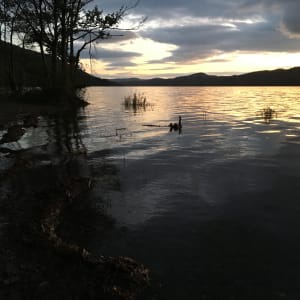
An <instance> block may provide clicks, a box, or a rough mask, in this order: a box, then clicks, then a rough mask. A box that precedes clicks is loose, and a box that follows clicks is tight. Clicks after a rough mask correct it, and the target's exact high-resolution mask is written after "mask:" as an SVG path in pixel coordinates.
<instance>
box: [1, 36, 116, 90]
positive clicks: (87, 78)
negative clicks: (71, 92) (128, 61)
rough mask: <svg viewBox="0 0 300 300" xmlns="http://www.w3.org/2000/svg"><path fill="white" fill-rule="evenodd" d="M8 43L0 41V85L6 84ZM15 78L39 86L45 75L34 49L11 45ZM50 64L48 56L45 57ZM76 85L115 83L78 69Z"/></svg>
mask: <svg viewBox="0 0 300 300" xmlns="http://www.w3.org/2000/svg"><path fill="white" fill-rule="evenodd" d="M9 51H10V45H9V44H7V43H5V42H1V41H0V66H1V68H0V87H6V86H8V85H9V84H8V76H7V74H8V69H9ZM13 57H14V70H15V72H14V73H15V78H16V81H17V82H18V83H19V84H22V85H23V86H31V87H32V86H41V85H42V83H43V80H44V79H45V75H44V73H43V68H42V63H41V58H40V54H39V53H38V52H36V51H32V50H27V49H23V48H20V47H17V46H13ZM47 62H48V64H49V65H50V57H47ZM76 85H77V86H80V87H82V86H92V85H93V86H102V85H116V83H113V82H112V81H109V80H107V79H101V78H98V77H95V76H92V75H89V74H88V73H86V72H84V71H81V70H80V71H78V73H77V76H76Z"/></svg>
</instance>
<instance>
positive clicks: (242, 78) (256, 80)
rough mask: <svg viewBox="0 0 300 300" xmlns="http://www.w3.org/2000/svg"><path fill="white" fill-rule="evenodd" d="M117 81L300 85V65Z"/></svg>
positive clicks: (164, 84)
mask: <svg viewBox="0 0 300 300" xmlns="http://www.w3.org/2000/svg"><path fill="white" fill-rule="evenodd" d="M115 82H117V83H119V84H122V85H132V86H149V85H150V86H151V85H154V86H218V85H219V86H231V85H253V86H256V85H262V86H263V85H300V67H295V68H292V69H289V70H284V69H278V70H273V71H258V72H252V73H247V74H242V75H233V76H214V75H207V74H205V73H196V74H192V75H189V76H180V77H176V78H170V79H163V78H153V79H146V80H143V79H138V78H127V79H116V80H115Z"/></svg>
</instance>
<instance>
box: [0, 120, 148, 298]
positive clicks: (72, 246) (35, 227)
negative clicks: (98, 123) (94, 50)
mask: <svg viewBox="0 0 300 300" xmlns="http://www.w3.org/2000/svg"><path fill="white" fill-rule="evenodd" d="M24 116H25V115H24V114H22V117H18V118H16V119H15V120H5V121H3V120H1V124H2V128H0V132H1V133H2V134H1V136H0V149H1V151H0V155H1V156H0V160H1V161H2V162H1V168H0V180H1V187H0V211H1V214H0V243H1V245H2V247H1V249H0V298H1V299H137V298H138V297H139V296H138V295H140V293H141V292H142V291H143V290H145V288H147V287H148V286H149V282H150V280H149V270H148V269H147V268H145V267H144V266H143V265H142V264H139V263H137V262H135V261H134V260H133V259H131V258H128V257H105V256H101V255H94V254H93V253H91V252H90V251H89V250H88V249H86V248H85V247H84V245H79V244H77V243H76V242H75V241H74V240H72V239H67V238H66V236H70V235H72V234H73V235H76V234H77V233H76V232H72V234H68V233H66V231H67V230H69V229H70V228H72V227H74V228H78V226H76V224H72V223H71V224H70V222H74V220H76V219H77V215H78V216H79V215H81V216H82V215H83V216H86V218H87V219H89V218H90V217H91V215H94V216H93V217H96V218H98V219H99V218H101V217H103V220H105V217H104V216H101V213H100V212H97V211H95V210H93V208H92V206H93V203H92V200H91V197H89V194H90V193H91V191H92V189H93V186H94V184H97V181H98V182H99V181H101V176H100V177H98V178H96V179H95V177H94V176H93V174H92V173H91V172H90V171H89V169H88V166H86V165H85V167H84V169H85V172H82V169H83V168H82V164H85V161H86V156H87V154H86V151H85V149H84V145H82V143H80V141H78V140H76V139H75V140H76V141H75V142H74V141H73V142H72V143H75V144H76V145H77V146H76V147H73V146H72V145H70V144H68V141H66V140H63V139H62V138H61V137H62V136H64V135H65V133H62V132H59V130H60V131H62V128H59V126H60V125H59V124H61V119H60V118H61V117H62V118H65V117H64V116H62V115H60V117H57V116H55V118H54V119H55V120H56V121H57V122H56V123H55V125H54V129H53V130H54V131H55V134H56V135H55V137H56V138H57V139H56V140H54V141H51V142H47V143H46V144H44V145H39V146H34V147H29V148H27V149H22V148H20V147H19V148H18V147H10V145H12V144H14V143H18V141H19V140H20V138H22V136H23V135H24V134H25V133H26V132H27V131H28V130H29V129H30V128H38V127H39V126H40V123H41V121H40V120H41V118H42V119H43V118H44V117H41V116H39V115H38V114H31V115H28V114H27V115H26V117H24ZM73 117H74V116H73ZM47 118H48V117H47ZM43 120H45V118H44V119H43ZM50 123H51V122H50ZM73 125H74V124H73ZM73 127H74V126H73ZM75 127H76V126H75ZM75 127H74V128H75ZM74 128H73V129H74ZM50 131H51V130H50ZM46 132H49V128H47V129H46ZM72 134H73V136H75V135H74V132H73V133H72ZM77 138H78V139H79V135H78V132H77ZM15 148H17V149H15ZM86 170H88V171H86ZM66 214H69V215H70V214H75V215H74V216H71V217H70V218H69V219H68V221H66V220H65V215H66ZM76 214H77V215H76ZM95 214H96V215H97V216H95ZM70 220H71V221H70ZM68 222H69V224H67V223H68ZM73 225H74V226H73ZM103 226H104V227H105V226H106V225H105V221H103ZM83 230H85V229H84V228H83Z"/></svg>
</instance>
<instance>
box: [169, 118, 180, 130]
mask: <svg viewBox="0 0 300 300" xmlns="http://www.w3.org/2000/svg"><path fill="white" fill-rule="evenodd" d="M169 127H170V130H178V129H181V128H182V124H181V117H180V116H179V121H178V123H170V124H169Z"/></svg>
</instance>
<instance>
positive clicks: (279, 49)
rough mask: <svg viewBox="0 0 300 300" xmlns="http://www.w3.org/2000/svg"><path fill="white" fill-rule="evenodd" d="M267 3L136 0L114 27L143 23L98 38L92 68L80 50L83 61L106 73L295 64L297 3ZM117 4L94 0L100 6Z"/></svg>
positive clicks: (298, 53) (299, 51)
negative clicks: (134, 4) (100, 39)
mask: <svg viewBox="0 0 300 300" xmlns="http://www.w3.org/2000/svg"><path fill="white" fill-rule="evenodd" d="M95 2H97V1H95ZM271 2H272V5H271V4H270V3H271ZM271 2H270V1H263V0H260V1H255V3H252V2H251V1H244V0H236V1H221V0H217V1H210V2H209V1H205V0H201V1H198V0H197V1H196V0H195V1H189V2H188V3H186V2H184V3H183V2H182V1H180V0H177V1H165V2H164V3H160V2H157V1H155V0H152V1H145V0H144V1H140V3H139V5H138V6H137V7H136V8H134V9H133V10H131V11H130V12H129V14H128V15H127V16H126V17H125V18H124V21H123V23H122V24H121V28H134V26H135V24H137V22H138V20H140V19H142V18H143V17H148V19H147V20H146V21H145V23H144V24H143V25H142V26H141V27H140V28H138V29H137V30H132V31H119V32H117V33H118V34H117V36H115V37H112V38H111V39H109V40H104V41H100V42H99V43H98V44H97V45H95V47H94V49H93V51H92V56H93V58H94V59H93V64H92V68H91V64H90V60H89V59H88V57H87V55H86V56H85V57H84V58H83V59H82V64H83V66H84V67H85V69H86V70H87V71H89V72H91V73H92V74H94V75H96V76H100V77H105V78H118V77H141V78H150V77H164V78H169V77H174V76H179V75H186V74H191V73H198V72H205V73H208V74H216V75H221V74H224V75H231V74H240V73H246V72H252V71H258V70H271V69H276V68H290V67H295V66H298V65H299V64H300V63H299V62H300V39H299V36H300V35H299V32H298V29H299V26H297V24H298V21H299V22H300V20H299V19H300V17H298V16H297V15H295V14H293V11H294V10H296V9H297V8H299V6H300V4H297V3H295V1H294V2H293V4H291V3H290V2H289V4H286V3H285V2H283V1H279V0H273V1H271ZM122 4H124V1H121V0H120V1H119V0H116V1H108V0H106V1H101V3H100V1H99V5H100V6H103V7H104V8H105V9H107V11H109V10H114V9H117V8H118V7H120V6H121V5H122ZM112 34H114V32H112ZM120 34H121V36H119V35H120Z"/></svg>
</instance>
